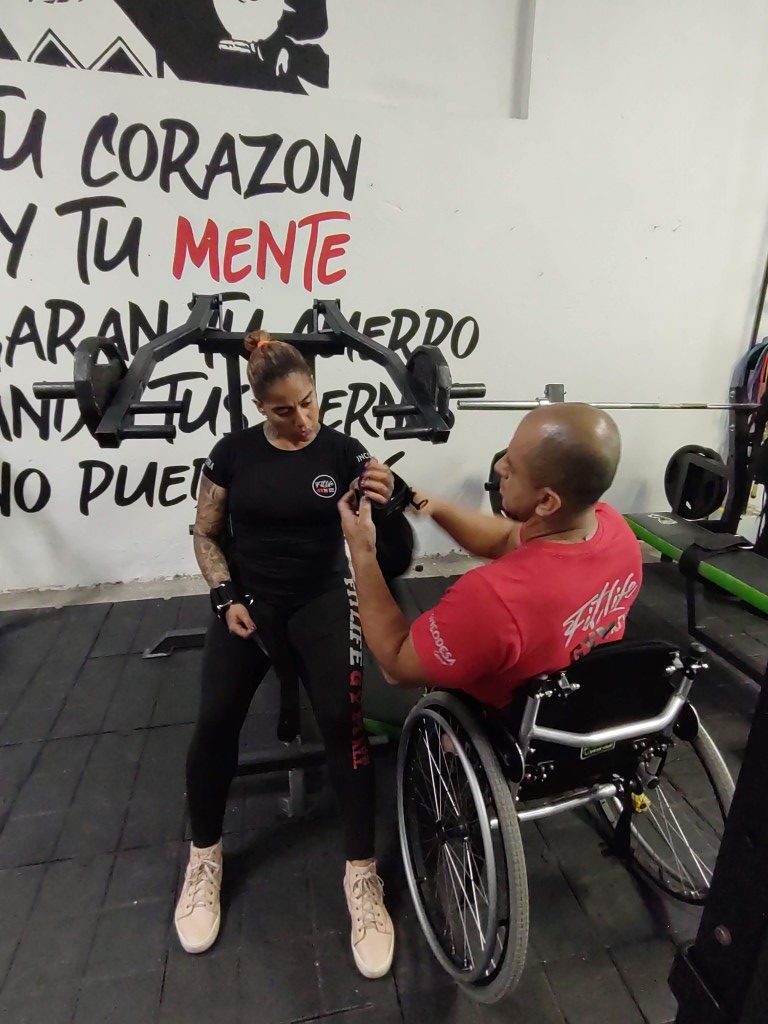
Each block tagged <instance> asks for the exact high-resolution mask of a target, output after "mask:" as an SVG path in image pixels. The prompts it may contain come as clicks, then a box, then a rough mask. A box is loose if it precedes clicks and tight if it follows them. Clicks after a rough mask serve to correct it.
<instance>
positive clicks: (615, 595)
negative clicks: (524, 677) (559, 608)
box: [563, 572, 639, 647]
mask: <svg viewBox="0 0 768 1024" xmlns="http://www.w3.org/2000/svg"><path fill="white" fill-rule="evenodd" d="M638 586H639V583H638V581H637V580H636V579H635V574H634V573H632V572H631V573H630V574H629V576H627V578H626V579H625V580H624V582H623V583H622V582H621V581H620V580H614V581H613V583H611V582H610V580H606V581H605V583H604V584H603V587H602V590H600V591H598V593H597V594H593V596H592V597H590V599H589V600H588V601H585V602H584V604H583V605H582V606H581V608H577V609H576V611H575V612H574V613H573V614H572V615H569V616H568V618H567V619H566V620H565V622H564V623H563V630H564V635H565V644H566V647H570V646H571V644H572V643H573V641H574V640H575V639H576V636H577V634H578V633H591V632H593V631H595V630H598V629H599V628H600V626H601V625H606V624H607V621H606V620H607V619H608V618H609V616H610V617H613V619H614V620H616V619H619V620H620V619H621V618H622V617H623V616H625V615H626V613H627V605H626V601H627V599H628V598H630V597H632V595H633V594H634V592H635V591H636V590H637V588H638ZM617 625H618V623H616V622H614V623H613V624H612V626H611V630H610V631H611V632H612V631H613V629H615V628H617Z"/></svg>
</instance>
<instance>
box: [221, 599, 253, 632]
mask: <svg viewBox="0 0 768 1024" xmlns="http://www.w3.org/2000/svg"><path fill="white" fill-rule="evenodd" d="M225 618H226V621H227V628H228V629H229V632H230V633H233V634H234V635H235V636H239V637H241V638H242V639H243V640H247V639H248V637H250V636H252V635H253V633H254V632H255V630H256V626H255V625H254V622H253V619H252V618H251V616H250V615H249V614H248V609H247V608H246V607H245V605H244V604H231V605H230V606H229V608H227V611H226V615H225Z"/></svg>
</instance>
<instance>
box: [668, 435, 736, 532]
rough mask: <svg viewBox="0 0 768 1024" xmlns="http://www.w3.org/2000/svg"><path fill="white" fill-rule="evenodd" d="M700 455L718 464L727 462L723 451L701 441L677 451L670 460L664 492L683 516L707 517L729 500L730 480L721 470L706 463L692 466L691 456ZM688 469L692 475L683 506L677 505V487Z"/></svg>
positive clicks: (687, 484)
mask: <svg viewBox="0 0 768 1024" xmlns="http://www.w3.org/2000/svg"><path fill="white" fill-rule="evenodd" d="M690 455H699V456H701V457H702V458H705V459H708V460H710V461H711V462H713V463H714V464H715V465H716V466H724V465H725V463H724V462H723V460H722V458H721V457H720V454H719V453H718V452H716V451H715V450H714V449H713V448H705V447H703V446H702V445H698V444H686V445H684V446H683V447H682V448H678V450H677V451H676V452H675V453H674V455H673V456H672V457H671V458H670V460H669V462H668V463H667V468H666V470H665V472H664V493H665V494H666V496H667V501H668V502H669V504H670V507H671V508H672V511H673V512H677V514H678V515H680V516H682V517H683V519H706V517H707V516H711V515H712V513H713V512H716V511H717V510H718V509H719V508H720V507H721V506H722V504H723V502H724V501H725V496H726V493H727V491H728V482H727V480H726V479H725V477H723V476H720V475H719V474H718V473H717V472H715V471H712V472H709V471H708V470H707V469H706V468H705V467H703V466H689V463H688V456H690ZM686 469H687V471H688V474H689V475H688V479H687V482H686V484H685V490H684V492H683V497H682V502H681V505H682V507H681V508H677V509H675V507H674V506H675V501H676V500H677V490H678V488H679V486H680V477H681V474H683V473H685V472H686Z"/></svg>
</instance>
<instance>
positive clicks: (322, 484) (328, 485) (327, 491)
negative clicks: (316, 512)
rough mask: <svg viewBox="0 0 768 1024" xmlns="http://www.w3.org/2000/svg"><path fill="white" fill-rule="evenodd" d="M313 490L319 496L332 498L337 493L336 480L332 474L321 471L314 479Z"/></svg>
mask: <svg viewBox="0 0 768 1024" xmlns="http://www.w3.org/2000/svg"><path fill="white" fill-rule="evenodd" d="M312 490H313V491H314V492H315V494H316V495H317V496H318V498H332V497H333V496H334V495H335V494H336V481H335V480H334V479H333V477H332V476H327V475H326V474H325V473H321V474H320V476H316V477H315V479H314V480H313V481H312Z"/></svg>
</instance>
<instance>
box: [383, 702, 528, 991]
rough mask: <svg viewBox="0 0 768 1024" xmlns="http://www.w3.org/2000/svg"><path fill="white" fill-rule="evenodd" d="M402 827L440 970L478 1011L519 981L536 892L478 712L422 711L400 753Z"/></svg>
mask: <svg viewBox="0 0 768 1024" xmlns="http://www.w3.org/2000/svg"><path fill="white" fill-rule="evenodd" d="M397 767H398V780H397V781H398V787H397V789H398V793H397V802H398V820H399V827H400V845H401V849H402V855H403V863H404V866H405V873H406V877H407V879H408V886H409V888H410V890H411V897H412V898H413V903H414V907H415V909H416V914H417V916H418V919H419V923H420V924H421V927H422V929H423V931H424V935H425V937H426V939H427V941H428V942H429V945H430V946H431V948H432V952H433V953H434V955H435V957H436V958H437V960H438V961H439V963H440V964H441V966H442V967H443V968H444V969H445V970H446V971H447V972H448V973H449V974H450V975H451V977H452V978H453V979H454V980H455V981H456V982H457V983H458V984H459V985H460V986H461V987H462V988H463V989H464V991H465V992H466V993H467V994H468V995H469V996H470V997H471V998H472V999H475V1000H476V1001H478V1002H483V1003H495V1002H497V1001H498V1000H499V999H501V998H502V997H503V996H504V995H506V994H507V993H508V992H510V991H511V990H512V989H513V988H514V986H515V985H516V984H517V982H518V981H519V980H520V975H521V974H522V971H523V967H524V964H525V955H526V950H527V945H528V882H527V875H526V870H525V855H524V853H523V845H522V840H521V838H520V828H519V825H518V821H517V815H516V813H515V805H514V800H513V798H512V794H511V792H510V789H509V785H508V783H507V781H506V779H505V778H504V776H503V774H502V771H501V768H500V766H499V762H498V760H497V758H496V755H495V754H494V752H493V750H492V749H491V746H490V744H489V743H488V740H487V739H486V736H485V734H484V732H483V729H482V727H481V725H480V723H479V721H478V720H477V718H476V716H475V715H474V714H473V713H472V711H471V710H470V709H469V708H468V707H467V706H466V705H465V704H464V703H462V701H461V700H459V699H458V698H456V697H454V696H452V695H450V694H446V693H441V692H434V693H429V694H427V695H426V696H425V697H422V699H421V700H420V701H419V703H418V704H417V705H416V707H414V708H413V710H412V711H411V712H410V714H409V715H408V718H407V719H406V721H405V725H404V726H403V732H402V735H401V739H400V747H399V750H398V766H397Z"/></svg>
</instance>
